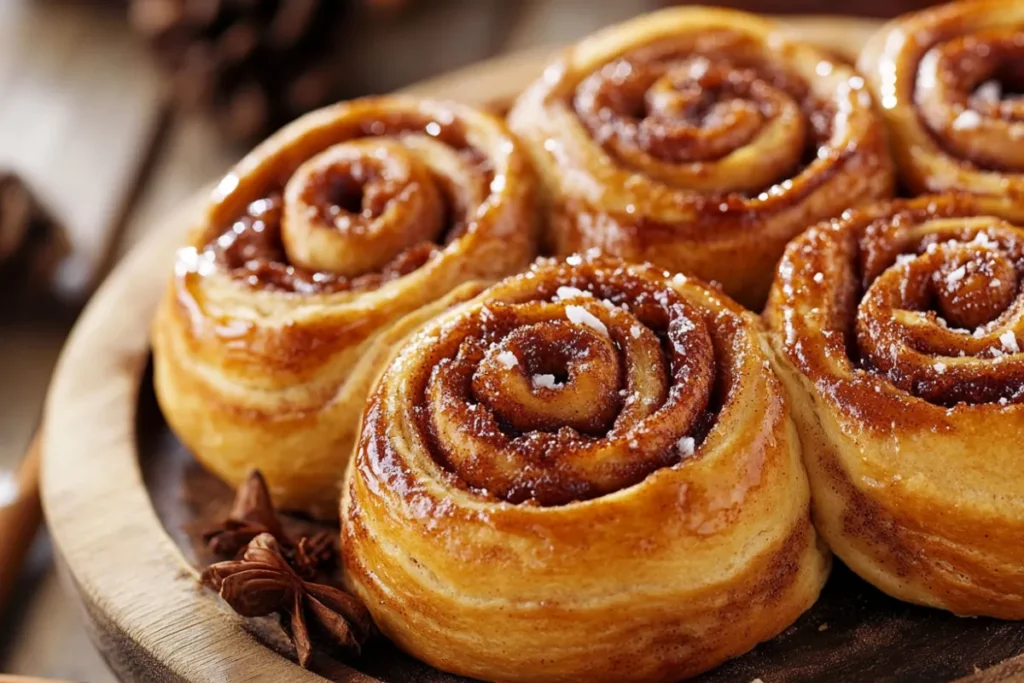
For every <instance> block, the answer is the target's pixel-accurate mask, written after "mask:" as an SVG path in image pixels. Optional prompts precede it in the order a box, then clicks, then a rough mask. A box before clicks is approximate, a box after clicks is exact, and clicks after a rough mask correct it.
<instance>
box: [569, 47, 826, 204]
mask: <svg viewBox="0 0 1024 683" xmlns="http://www.w3.org/2000/svg"><path fill="white" fill-rule="evenodd" d="M794 84H795V79H791V78H786V77H784V76H782V75H781V74H776V73H774V72H772V71H771V70H770V69H765V71H764V73H762V71H760V70H759V69H758V68H754V67H747V66H745V65H741V64H736V63H734V62H732V61H730V60H729V59H727V58H726V57H725V55H723V54H721V53H719V52H710V53H708V54H707V55H704V54H700V53H681V54H680V53H675V54H673V53H669V54H653V53H649V52H643V51H638V52H637V53H634V54H630V55H627V56H624V57H621V58H619V59H617V60H614V61H612V62H610V63H608V64H606V65H605V66H604V67H603V68H601V69H599V70H598V71H595V72H594V73H592V74H590V75H588V76H587V77H586V78H584V79H583V80H582V81H581V82H580V84H579V86H577V89H576V93H575V98H574V106H575V109H576V112H577V115H578V116H579V117H580V120H581V121H582V122H583V124H584V125H585V126H586V127H587V129H588V131H589V133H590V134H591V135H592V136H593V137H594V138H595V140H596V141H597V142H598V143H599V144H601V145H602V146H603V147H604V148H605V149H606V150H607V151H609V152H610V153H612V154H613V155H614V156H616V157H617V158H618V159H619V160H621V161H623V162H625V163H626V164H628V165H630V166H633V167H635V168H636V169H637V170H640V171H642V172H644V173H646V174H647V175H650V176H652V177H654V178H656V179H658V180H661V181H663V182H666V183H669V184H671V185H674V186H677V187H685V188H688V189H695V190H703V189H705V188H713V189H714V191H717V192H729V191H737V192H749V191H753V190H755V189H756V190H760V189H763V188H765V187H768V186H770V185H772V184H773V183H774V182H776V180H777V179H778V178H779V177H783V176H786V175H788V174H789V173H790V172H791V171H792V170H793V169H794V168H796V167H798V166H799V164H800V161H801V158H802V154H803V150H804V147H805V143H806V136H807V123H806V121H805V118H804V115H803V112H802V110H801V101H800V95H799V93H797V92H795V91H794V92H789V91H788V90H787V89H786V88H787V87H794V90H796V88H795V86H794ZM754 159H756V161H757V163H751V162H752V161H753V160H754ZM734 165H742V166H743V172H742V173H738V172H737V170H738V169H737V168H735V167H734ZM719 167H720V168H719Z"/></svg>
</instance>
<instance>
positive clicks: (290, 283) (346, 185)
mask: <svg viewBox="0 0 1024 683" xmlns="http://www.w3.org/2000/svg"><path fill="white" fill-rule="evenodd" d="M410 134H412V135H417V134H426V135H429V136H430V137H432V138H434V139H436V140H439V141H441V142H443V143H444V144H446V145H448V146H450V147H451V148H453V149H455V150H456V151H457V153H458V155H459V156H460V157H461V158H462V159H463V160H464V161H465V163H466V164H467V166H469V167H470V168H472V170H473V173H474V175H475V180H476V182H479V183H480V185H481V187H487V186H489V185H490V183H491V181H492V180H493V176H494V171H493V168H492V167H491V164H490V161H489V160H488V159H487V158H486V156H485V155H484V153H483V152H482V151H480V150H479V149H477V148H475V147H473V146H472V145H471V144H470V143H469V141H468V140H467V138H466V134H465V131H464V130H463V127H462V125H461V124H460V123H459V122H458V121H446V122H440V121H435V120H418V119H417V118H415V117H412V116H384V117H381V118H379V119H376V120H373V121H367V122H364V123H363V124H362V127H361V130H359V131H358V134H357V136H356V137H355V138H354V139H358V138H360V137H390V138H395V139H398V140H400V139H401V138H402V136H404V135H410ZM353 175H355V174H348V175H344V176H337V177H323V176H321V177H317V178H316V180H315V182H316V183H317V184H322V185H323V186H320V187H309V188H306V192H305V194H306V195H307V196H309V197H312V198H314V199H315V202H314V205H315V206H317V207H318V211H319V212H320V214H321V215H330V214H337V213H338V212H339V210H340V212H342V213H347V214H352V215H355V216H357V217H358V218H362V219H365V220H370V221H372V220H373V219H374V218H375V217H377V216H379V215H381V213H383V211H384V210H385V209H386V208H387V206H386V205H387V202H388V201H399V200H398V199H394V198H391V197H394V196H396V195H398V194H399V192H398V190H397V189H395V190H393V191H392V192H391V193H390V197H386V198H385V199H384V200H383V201H381V199H380V197H376V198H375V197H373V196H371V195H369V194H366V195H364V194H363V193H362V184H363V182H365V180H366V178H362V177H353ZM436 180H437V185H438V189H439V190H440V192H441V195H442V198H443V199H444V208H445V212H444V214H445V215H444V219H443V223H444V226H445V227H444V229H443V231H442V234H441V235H440V236H439V237H438V239H436V240H434V241H423V242H419V243H416V244H413V245H410V246H408V247H406V248H405V249H403V250H402V251H401V253H399V254H398V255H397V256H395V257H394V258H393V259H391V261H390V262H388V263H387V264H386V265H384V266H383V267H382V268H380V269H379V270H376V271H374V272H369V273H365V274H361V275H358V276H355V277H345V276H341V275H339V274H336V273H332V272H325V271H315V270H310V269H307V268H303V267H301V266H298V265H295V264H293V263H291V262H290V260H289V257H288V254H287V251H286V250H285V247H284V244H283V243H282V239H281V221H282V214H283V201H284V200H283V198H282V192H283V188H284V185H285V184H286V183H287V181H288V178H287V177H283V178H280V179H279V180H278V182H277V184H276V186H275V187H273V188H269V189H268V190H267V191H266V194H265V196H264V197H263V198H261V199H258V200H256V201H254V202H252V203H250V204H249V206H248V207H247V210H246V211H245V213H244V214H242V215H241V216H238V217H237V218H236V219H235V220H233V221H231V222H230V224H229V225H227V226H225V227H223V228H220V229H219V230H215V231H214V232H215V234H214V236H213V237H212V238H211V239H210V240H209V241H208V242H207V243H206V245H205V247H204V251H205V252H206V253H207V254H211V255H212V256H213V259H214V262H215V263H216V264H218V265H219V266H220V267H222V268H224V269H226V270H227V271H228V272H229V273H230V274H231V276H232V277H233V278H235V279H237V280H239V281H241V282H244V283H246V284H247V285H249V286H250V287H253V288H257V289H273V290H279V291H285V292H297V293H304V294H313V293H330V292H340V291H367V290H372V289H376V288H377V287H379V286H381V285H382V284H384V283H386V282H388V281H391V280H394V279H397V278H400V277H402V276H403V275H406V274H408V273H411V272H413V271H415V270H416V269H417V268H419V267H420V266H422V265H423V264H425V263H426V262H427V261H428V260H429V259H430V258H431V257H433V256H434V255H435V254H436V253H438V252H439V251H440V250H442V249H444V248H445V247H447V246H448V245H449V244H451V243H452V242H454V241H456V240H458V239H459V237H460V236H462V235H463V234H464V233H465V232H466V230H468V229H470V221H471V218H472V217H471V216H470V215H469V214H468V207H465V206H462V205H460V202H459V201H458V199H457V197H456V193H455V191H454V189H453V188H449V187H446V183H444V182H442V181H441V179H440V178H437V179H436Z"/></svg>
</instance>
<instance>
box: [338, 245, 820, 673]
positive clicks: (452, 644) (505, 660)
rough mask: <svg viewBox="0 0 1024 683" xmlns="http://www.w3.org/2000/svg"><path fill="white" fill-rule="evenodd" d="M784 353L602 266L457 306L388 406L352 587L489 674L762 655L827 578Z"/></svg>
mask: <svg viewBox="0 0 1024 683" xmlns="http://www.w3.org/2000/svg"><path fill="white" fill-rule="evenodd" d="M768 353H769V348H768V342H767V339H766V338H765V335H764V332H763V331H762V328H761V326H760V324H759V321H758V320H757V318H756V317H755V316H753V314H750V313H747V312H745V311H744V310H743V309H742V308H740V307H739V306H738V305H737V304H735V303H732V302H731V301H729V300H728V299H727V298H726V297H725V296H723V295H722V294H720V293H718V292H717V291H715V290H712V289H709V288H707V287H706V286H704V285H702V284H700V283H698V282H696V281H694V280H687V279H686V278H684V277H683V276H676V277H675V278H672V277H670V276H669V275H668V274H664V273H663V272H662V271H659V270H655V269H654V268H653V267H651V266H646V265H643V266H642V265H626V264H624V263H623V262H620V261H615V260H605V259H602V258H596V257H595V258H589V257H588V258H584V257H580V256H572V257H569V258H568V259H567V260H566V261H565V262H554V261H543V262H541V263H540V264H539V265H536V266H535V267H534V268H533V269H532V270H530V271H528V272H526V273H524V274H521V275H519V276H516V277H513V278H510V279H507V280H505V281H503V282H501V283H499V284H497V285H495V286H494V287H492V288H491V289H489V290H487V291H485V292H484V293H483V294H481V295H480V296H478V297H476V298H475V299H473V300H471V301H469V302H466V303H463V304H460V305H458V306H456V307H455V308H453V309H452V310H450V311H449V312H447V313H445V314H443V315H441V316H440V317H439V318H437V319H436V320H434V321H433V322H431V323H429V324H428V325H426V326H425V327H423V328H421V330H420V331H419V332H418V333H417V334H416V335H415V336H414V337H412V338H410V339H409V340H408V342H407V343H406V344H405V345H404V346H403V348H402V349H401V350H399V351H398V352H397V354H396V356H395V358H394V360H393V362H392V363H391V364H390V365H389V366H388V368H387V370H385V372H384V374H383V375H382V377H381V379H380V381H379V382H378V384H377V385H376V388H375V389H374V390H373V392H372V394H371V398H370V402H369V405H368V407H367V412H366V416H365V419H364V423H363V428H362V432H361V436H360V441H359V446H358V448H357V452H356V456H355V458H354V459H353V461H352V462H351V463H350V465H349V467H350V469H349V473H348V475H347V477H346V482H347V483H346V485H345V487H344V490H343V493H342V546H343V553H344V558H345V568H346V577H345V580H346V582H347V585H348V586H349V587H350V588H351V590H353V591H354V592H355V593H356V594H357V595H358V596H359V597H360V598H361V599H362V600H363V601H364V603H365V604H366V605H367V607H368V608H369V609H370V611H371V613H372V614H373V617H374V619H375V621H376V623H377V625H378V626H379V627H380V628H381V630H382V631H383V632H384V633H385V634H386V635H387V636H388V637H389V638H391V639H392V640H393V641H394V642H396V643H397V644H398V645H399V646H400V647H402V648H403V649H405V650H407V651H408V652H410V653H411V654H413V655H414V656H416V657H418V658H420V659H422V660H424V661H426V662H428V663H430V664H432V665H433V666H435V667H437V668H440V669H443V670H445V671H450V672H455V673H458V674H461V675H466V676H473V677H478V678H482V679H486V680H499V681H570V680H586V681H627V680H644V681H657V680H677V679H679V678H681V677H685V676H690V675H694V674H696V673H698V672H700V671H703V670H705V669H708V668H710V667H713V666H715V665H717V664H719V663H720V662H722V661H724V660H725V659H727V658H729V657H733V656H736V655H738V654H740V653H742V652H745V651H747V650H749V649H750V648H751V647H753V646H754V645H755V644H756V643H758V642H759V641H762V640H765V639H767V638H770V637H772V636H773V635H775V634H777V633H779V632H780V631H781V630H782V629H784V628H785V627H786V626H787V625H788V624H790V623H791V622H792V621H793V620H794V619H796V617H797V616H798V615H799V614H800V613H801V612H803V611H804V610H805V609H807V608H808V607H809V606H810V605H811V603H813V602H814V600H815V598H816V597H817V595H818V591H819V589H820V588H821V586H822V584H823V583H824V581H825V578H826V575H827V572H828V567H829V562H828V556H827V554H826V552H825V551H824V550H823V549H822V547H821V546H820V545H819V543H818V542H817V539H816V536H815V532H814V530H813V528H812V527H811V524H810V517H809V493H808V489H807V482H806V479H805V474H804V472H803V469H802V467H801V464H800V452H799V447H798V442H797V437H796V434H795V431H794V428H793V425H792V424H791V422H790V418H789V411H788V407H787V404H786V401H785V400H784V398H783V396H782V394H781V386H780V385H779V383H778V380H777V379H776V378H775V376H774V375H773V373H772V370H771V368H770V367H769V363H768V360H767V356H768Z"/></svg>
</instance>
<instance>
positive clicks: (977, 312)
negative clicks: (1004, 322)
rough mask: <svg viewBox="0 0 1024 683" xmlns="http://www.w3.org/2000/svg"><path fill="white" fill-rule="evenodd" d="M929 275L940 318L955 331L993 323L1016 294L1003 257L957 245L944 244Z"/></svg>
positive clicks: (1012, 273)
mask: <svg viewBox="0 0 1024 683" xmlns="http://www.w3.org/2000/svg"><path fill="white" fill-rule="evenodd" d="M940 249H941V251H942V262H941V264H940V265H939V267H938V269H936V270H935V271H934V273H933V274H932V284H933V288H934V292H935V298H936V304H937V306H938V310H939V313H940V315H941V316H942V317H943V318H944V319H945V320H946V321H947V322H948V323H949V324H951V325H953V326H954V327H960V328H964V329H968V330H973V329H976V328H978V327H981V326H982V325H984V324H985V323H988V322H991V321H992V320H995V319H996V318H997V317H998V316H999V315H1000V314H1001V313H1002V312H1003V311H1005V310H1006V309H1007V308H1008V307H1009V306H1010V304H1011V303H1012V302H1013V300H1014V298H1015V297H1016V294H1017V272H1016V270H1015V269H1014V266H1013V263H1012V262H1011V261H1010V259H1008V258H1007V257H1006V255H1005V254H1003V253H1001V252H998V251H995V250H992V249H987V248H986V249H978V248H972V247H971V246H969V245H964V244H962V243H959V242H953V243H951V244H943V245H941V247H940Z"/></svg>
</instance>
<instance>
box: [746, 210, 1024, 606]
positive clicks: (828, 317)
mask: <svg viewBox="0 0 1024 683" xmlns="http://www.w3.org/2000/svg"><path fill="white" fill-rule="evenodd" d="M999 207H1000V205H999V204H998V203H996V202H987V201H985V200H980V199H974V198H971V197H968V196H959V197H958V196H952V195H950V196H934V197H928V196H926V197H921V198H918V199H914V200H906V201H896V202H892V203H889V204H883V205H879V206H876V207H873V208H870V209H864V210H859V211H851V212H848V213H847V214H844V215H843V217H842V218H840V219H837V220H835V221H833V222H832V223H829V224H822V225H819V226H817V227H815V228H812V229H811V230H809V231H808V232H806V233H805V234H803V235H801V236H800V237H799V238H797V239H796V240H794V241H793V242H792V244H790V246H789V247H788V249H787V250H786V254H785V255H784V256H783V259H782V261H781V262H780V264H779V269H778V276H777V279H776V282H775V285H774V287H773V289H772V294H771V297H770V299H769V302H768V308H767V309H766V312H765V315H766V317H767V320H768V322H769V325H770V329H771V333H772V339H773V342H774V344H775V346H776V347H777V349H778V351H779V352H780V356H781V357H782V359H783V362H782V363H781V370H780V376H781V377H782V379H783V380H784V382H785V384H786V386H787V389H788V390H789V393H790V396H791V399H792V403H793V411H794V417H795V418H796V423H797V427H798V429H799V430H800V433H801V439H802V441H803V445H804V458H805V461H806V463H807V468H808V473H809V476H810V480H811V489H812V497H813V499H814V511H815V521H816V523H817V526H818V529H819V530H820V531H821V533H822V534H823V535H824V536H825V538H826V540H828V542H829V544H830V545H831V547H832V549H833V550H834V551H835V552H836V554H837V555H839V556H840V557H841V558H842V559H843V560H844V561H845V562H846V563H847V564H848V565H849V566H850V567H851V568H852V569H854V571H856V572H857V573H859V574H860V575H861V576H863V577H864V578H865V579H867V580H868V581H870V582H872V583H874V584H875V585H877V586H878V587H879V588H881V589H882V590H884V591H886V592H888V593H890V594H891V595H894V596H896V597H898V598H901V599H904V600H908V601H911V602H916V603H921V604H925V605H931V606H935V607H942V608H945V609H948V610H951V611H953V612H956V613H958V614H984V615H992V616H998V617H1003V618H1015V619H1020V618H1024V549H1022V547H1021V545H1020V543H1019V539H1020V535H1021V533H1024V496H1022V495H1021V484H1020V482H1021V481H1024V457H1022V456H1024V450H1022V448H1021V444H1020V424H1021V423H1020V421H1021V420H1022V419H1024V412H1022V411H1024V406H1022V404H1024V354H1021V352H1020V344H1021V340H1024V288H1022V285H1024V229H1021V227H1019V226H1016V225H1013V224H1011V223H1009V222H1007V221H1005V220H1003V219H1002V218H999V217H998V216H997V215H996V213H995V211H994V209H998V208H999Z"/></svg>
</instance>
